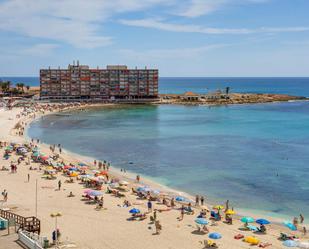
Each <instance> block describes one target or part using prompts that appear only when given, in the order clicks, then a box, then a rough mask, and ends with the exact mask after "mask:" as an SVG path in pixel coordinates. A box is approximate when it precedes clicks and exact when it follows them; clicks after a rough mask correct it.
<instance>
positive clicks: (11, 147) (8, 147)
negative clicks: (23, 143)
mask: <svg viewBox="0 0 309 249" xmlns="http://www.w3.org/2000/svg"><path fill="white" fill-rule="evenodd" d="M4 150H13V146H11V145H9V146H6V147H5V148H4Z"/></svg>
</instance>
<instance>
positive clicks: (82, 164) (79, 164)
mask: <svg viewBox="0 0 309 249" xmlns="http://www.w3.org/2000/svg"><path fill="white" fill-rule="evenodd" d="M78 166H81V167H82V166H87V165H86V164H85V163H78Z"/></svg>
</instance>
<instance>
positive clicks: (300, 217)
mask: <svg viewBox="0 0 309 249" xmlns="http://www.w3.org/2000/svg"><path fill="white" fill-rule="evenodd" d="M304 220H305V218H304V216H303V215H302V214H300V215H299V221H300V224H303V223H304Z"/></svg>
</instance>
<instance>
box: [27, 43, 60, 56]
mask: <svg viewBox="0 0 309 249" xmlns="http://www.w3.org/2000/svg"><path fill="white" fill-rule="evenodd" d="M58 46H59V45H57V44H49V43H42V44H35V45H34V46H32V47H29V48H26V49H23V50H21V54H24V55H31V56H43V57H44V56H49V55H51V54H52V52H53V51H54V49H55V48H57V47H58Z"/></svg>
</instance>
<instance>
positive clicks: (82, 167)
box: [79, 166, 88, 170]
mask: <svg viewBox="0 0 309 249" xmlns="http://www.w3.org/2000/svg"><path fill="white" fill-rule="evenodd" d="M79 169H80V170H87V169H88V167H87V166H81V167H79Z"/></svg>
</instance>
